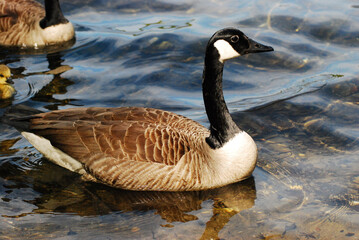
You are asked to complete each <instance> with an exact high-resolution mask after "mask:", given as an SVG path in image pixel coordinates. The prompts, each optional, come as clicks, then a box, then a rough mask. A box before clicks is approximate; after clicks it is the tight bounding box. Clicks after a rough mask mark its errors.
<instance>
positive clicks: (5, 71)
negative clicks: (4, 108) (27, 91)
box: [0, 65, 15, 99]
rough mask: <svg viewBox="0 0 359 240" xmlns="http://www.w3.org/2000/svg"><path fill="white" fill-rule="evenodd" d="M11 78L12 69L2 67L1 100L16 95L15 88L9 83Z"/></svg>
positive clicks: (0, 81) (0, 77)
mask: <svg viewBox="0 0 359 240" xmlns="http://www.w3.org/2000/svg"><path fill="white" fill-rule="evenodd" d="M10 76H11V73H10V68H8V67H7V66H6V65H0V99H8V98H11V97H12V95H14V93H15V89H14V88H13V86H11V85H10V84H9V83H8V79H9V78H10Z"/></svg>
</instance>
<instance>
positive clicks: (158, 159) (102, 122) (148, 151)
mask: <svg viewBox="0 0 359 240" xmlns="http://www.w3.org/2000/svg"><path fill="white" fill-rule="evenodd" d="M29 131H30V132H32V133H35V134H36V135H39V136H42V137H44V138H46V139H48V140H49V141H50V142H51V144H52V145H53V146H54V147H57V148H58V149H60V150H61V151H63V152H64V153H66V154H67V155H69V156H71V157H73V158H74V159H76V160H78V161H80V162H81V163H82V164H83V165H84V166H85V168H86V169H88V170H89V171H90V172H91V174H92V175H94V176H95V177H96V178H98V179H100V180H101V181H104V182H107V183H108V184H110V185H116V184H115V183H114V182H113V181H114V180H115V179H116V177H115V176H113V177H111V180H106V178H109V177H110V175H111V174H109V172H111V169H114V168H119V167H120V166H121V167H122V172H123V171H124V170H123V169H131V168H132V167H133V169H136V171H139V169H141V167H142V168H143V170H145V169H146V167H149V164H150V165H152V166H151V169H153V165H154V163H155V165H157V166H158V167H159V168H163V167H170V166H173V165H176V164H177V163H178V161H179V160H180V159H181V157H182V156H183V155H184V154H186V153H188V152H190V151H191V148H192V147H195V146H193V145H191V144H192V143H191V142H192V141H191V138H196V137H205V136H208V135H209V133H208V130H207V129H206V128H204V127H203V126H202V125H200V124H198V123H196V122H195V121H193V120H190V119H188V118H185V117H183V116H180V115H176V114H173V113H170V112H166V111H161V110H157V109H149V108H77V109H68V110H59V111H53V112H49V113H42V114H39V115H36V117H35V118H33V119H31V124H30V129H29ZM194 133H195V134H194ZM192 140H193V139H192ZM193 142H195V141H193ZM122 165H126V166H122ZM131 166H132V167H131ZM104 173H106V174H104ZM109 181H110V182H109Z"/></svg>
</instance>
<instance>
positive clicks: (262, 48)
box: [245, 39, 274, 53]
mask: <svg viewBox="0 0 359 240" xmlns="http://www.w3.org/2000/svg"><path fill="white" fill-rule="evenodd" d="M248 41H249V47H248V49H246V50H245V53H259V52H270V51H274V49H273V48H272V47H270V46H266V45H263V44H261V43H258V42H256V41H254V40H252V39H248Z"/></svg>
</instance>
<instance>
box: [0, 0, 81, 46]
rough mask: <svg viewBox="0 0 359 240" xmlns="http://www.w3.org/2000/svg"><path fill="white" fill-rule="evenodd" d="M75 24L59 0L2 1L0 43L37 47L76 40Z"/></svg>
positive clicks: (0, 8) (0, 4)
mask: <svg viewBox="0 0 359 240" xmlns="http://www.w3.org/2000/svg"><path fill="white" fill-rule="evenodd" d="M74 37H75V31H74V27H73V25H72V23H71V22H69V21H68V20H67V19H66V18H65V17H64V15H63V14H62V11H61V8H60V4H59V0H45V8H44V7H43V6H42V5H41V4H40V3H38V2H36V1H34V0H0V45H1V46H5V47H12V46H13V47H22V48H26V47H29V48H37V47H42V46H49V45H56V44H61V43H64V42H68V41H71V40H73V39H74Z"/></svg>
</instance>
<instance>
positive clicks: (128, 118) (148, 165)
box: [7, 28, 273, 191]
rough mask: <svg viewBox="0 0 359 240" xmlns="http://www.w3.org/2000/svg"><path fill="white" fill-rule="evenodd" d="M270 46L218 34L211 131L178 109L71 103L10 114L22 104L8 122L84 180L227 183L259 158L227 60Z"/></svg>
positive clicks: (209, 100) (135, 185) (210, 49)
mask: <svg viewBox="0 0 359 240" xmlns="http://www.w3.org/2000/svg"><path fill="white" fill-rule="evenodd" d="M266 51H273V48H271V47H268V46H264V45H262V44H259V43H257V42H255V41H253V40H251V39H250V38H248V37H247V36H246V35H244V34H243V33H242V32H241V31H239V30H237V29H234V28H226V29H222V30H220V31H218V32H216V33H215V34H214V35H213V36H212V37H211V39H210V40H209V42H208V45H207V48H206V56H205V60H204V71H203V82H202V86H203V97H204V104H205V109H206V112H207V115H208V119H209V122H210V128H209V129H207V128H205V127H203V126H202V125H200V124H199V123H197V122H195V121H193V120H191V119H188V118H186V117H183V116H180V115H177V114H175V113H171V112H167V111H162V110H158V109H152V108H142V107H120V108H106V107H90V108H72V109H65V110H57V111H52V112H47V113H40V114H36V115H31V116H30V117H27V118H25V117H22V118H20V119H19V120H18V121H16V119H14V117H11V116H15V117H16V116H17V115H18V113H19V112H20V109H19V110H17V111H15V110H16V109H12V111H9V112H8V113H7V118H8V119H9V120H7V122H8V123H10V124H11V125H13V126H15V127H17V129H18V130H19V131H20V132H21V133H22V135H23V136H24V137H25V138H26V139H27V140H28V141H29V142H30V143H31V144H32V145H33V146H34V147H35V148H36V149H38V150H39V151H40V152H41V153H42V154H43V155H44V156H45V157H47V158H48V159H49V160H51V161H52V162H54V163H56V164H58V165H60V166H62V167H64V168H67V169H69V170H71V171H74V172H77V173H79V174H81V175H82V176H83V178H84V179H85V180H92V181H97V182H101V183H104V184H107V185H110V186H113V187H118V188H123V189H129V190H156V191H190V190H203V189H211V188H216V187H220V186H224V185H227V184H230V183H234V182H237V181H241V180H243V179H246V178H248V177H249V176H250V175H251V173H252V171H253V170H254V168H255V164H256V159H257V147H256V144H255V143H254V141H253V139H252V138H251V137H250V136H249V135H248V134H247V133H246V132H244V131H243V130H241V129H240V128H238V127H237V125H236V124H235V122H234V121H233V120H232V118H231V116H230V114H229V111H228V109H227V106H226V103H225V101H224V97H223V91H222V72H223V66H224V62H225V61H226V60H227V59H230V58H234V57H237V56H240V55H244V54H247V53H257V52H266ZM25 110H26V111H28V110H27V109H24V111H25ZM30 112H31V111H30ZM27 114H28V113H23V116H24V115H27Z"/></svg>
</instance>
